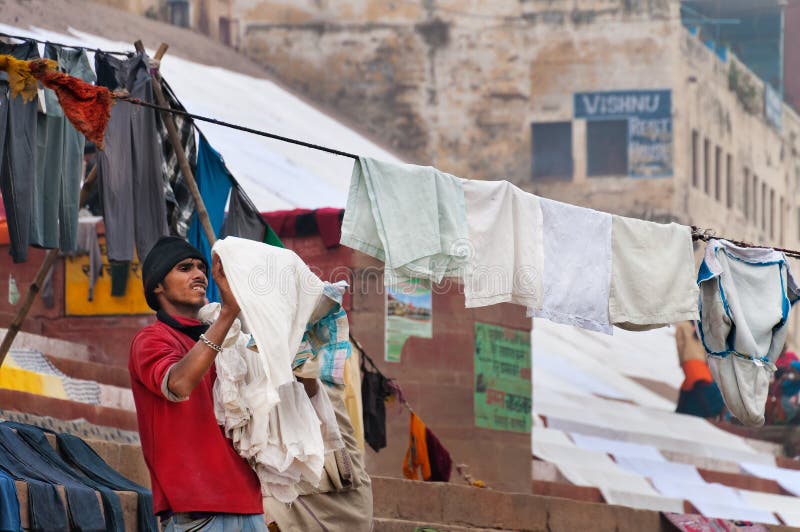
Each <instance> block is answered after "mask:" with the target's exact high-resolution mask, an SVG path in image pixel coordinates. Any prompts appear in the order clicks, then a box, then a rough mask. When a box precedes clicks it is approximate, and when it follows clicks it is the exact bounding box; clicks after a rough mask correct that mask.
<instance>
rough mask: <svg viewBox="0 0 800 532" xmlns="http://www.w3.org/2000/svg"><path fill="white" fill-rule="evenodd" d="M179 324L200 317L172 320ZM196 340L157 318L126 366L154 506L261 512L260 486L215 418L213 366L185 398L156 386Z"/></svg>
mask: <svg viewBox="0 0 800 532" xmlns="http://www.w3.org/2000/svg"><path fill="white" fill-rule="evenodd" d="M176 319H177V320H178V321H179V322H180V323H182V324H186V325H197V324H199V322H197V321H194V320H188V319H185V318H183V319H182V318H176ZM195 343H196V342H195V341H194V340H192V339H191V338H190V337H189V336H187V335H185V334H183V333H182V332H180V331H177V330H175V329H173V328H172V327H170V326H169V325H166V324H164V323H162V322H160V321H156V322H155V323H153V324H151V325H148V326H147V327H145V328H144V329H142V330H141V331H139V333H138V334H137V335H136V337H135V338H134V339H133V343H132V344H131V355H130V361H129V363H128V370H129V371H130V373H131V389H132V391H133V399H134V401H135V402H136V416H137V418H138V421H139V436H140V438H141V442H142V453H143V454H144V459H145V461H146V462H147V467H148V469H149V470H150V478H151V480H152V489H153V511H154V512H155V513H160V512H163V511H165V510H171V511H173V512H176V513H178V512H219V513H236V514H261V513H263V511H264V510H263V506H262V502H261V487H260V485H259V482H258V477H257V476H256V474H255V472H254V471H253V470H252V469H251V468H250V466H249V465H248V464H247V462H245V460H244V459H242V458H241V457H240V456H239V455H238V454H236V451H235V450H234V449H233V445H232V444H231V441H230V440H229V439H228V438H226V437H225V434H224V432H223V429H222V427H220V426H219V425H217V420H216V418H215V417H214V393H213V386H214V380H215V379H216V378H217V373H216V368H215V366H213V365H212V366H211V368H210V369H209V370H208V372H206V374H205V376H204V377H203V380H202V381H200V383H199V384H198V385H197V386H196V387H195V388H194V390H192V393H191V394H190V396H189V398H188V400H184V401H180V402H175V401H170V400H169V399H167V397H166V396H165V395H164V393H163V392H162V383H163V381H164V376H165V375H166V373H167V370H168V369H169V368H170V367H172V365H173V364H175V363H176V362H178V361H179V360H180V359H181V358H183V356H184V355H185V354H186V353H187V352H188V351H189V349H191V348H192V346H194V344H195Z"/></svg>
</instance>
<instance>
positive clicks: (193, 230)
mask: <svg viewBox="0 0 800 532" xmlns="http://www.w3.org/2000/svg"><path fill="white" fill-rule="evenodd" d="M195 179H196V180H197V188H198V189H199V190H200V195H201V196H202V198H203V203H204V204H205V206H206V211H208V219H209V221H210V222H211V228H212V229H213V230H214V235H215V236H216V235H219V234H220V231H221V229H222V222H223V220H224V218H225V205H227V203H228V194H229V193H230V190H231V186H232V182H231V177H230V173H229V172H228V168H227V167H226V166H225V161H224V160H223V159H222V156H221V155H220V154H219V153H218V152H217V151H216V150H215V149H214V148H212V147H211V145H210V144H209V143H208V140H207V139H206V137H205V136H204V135H200V147H199V149H198V153H197V172H196V173H195ZM187 240H188V241H189V243H190V244H192V245H193V246H194V247H196V248H197V249H199V250H200V251H201V252H202V253H203V255H205V257H206V263H207V264H211V244H209V242H208V238H206V232H205V231H204V230H203V225H202V224H201V223H200V218H199V217H198V216H197V214H194V216H192V223H191V224H190V225H189V233H188V235H187ZM206 297H207V298H208V300H209V301H219V289H218V288H217V283H215V282H214V279H212V278H211V276H209V277H208V287H207V288H206Z"/></svg>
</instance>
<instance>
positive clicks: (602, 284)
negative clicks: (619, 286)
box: [528, 198, 614, 334]
mask: <svg viewBox="0 0 800 532" xmlns="http://www.w3.org/2000/svg"><path fill="white" fill-rule="evenodd" d="M539 203H540V205H541V209H542V219H543V229H542V232H543V239H544V277H543V280H542V285H543V288H544V290H543V298H542V308H541V309H539V310H536V309H528V315H529V316H531V315H533V316H536V317H538V318H547V319H548V320H550V321H553V322H556V323H563V324H566V325H574V326H576V327H581V328H584V329H588V330H590V331H598V332H603V333H606V334H612V332H613V330H614V328H613V327H612V326H611V322H610V321H609V317H608V295H609V289H610V286H611V215H610V214H608V213H605V212H598V211H595V210H592V209H584V208H583V207H576V206H574V205H569V204H566V203H561V202H559V201H553V200H549V199H546V198H540V199H539Z"/></svg>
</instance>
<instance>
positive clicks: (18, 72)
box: [0, 55, 56, 102]
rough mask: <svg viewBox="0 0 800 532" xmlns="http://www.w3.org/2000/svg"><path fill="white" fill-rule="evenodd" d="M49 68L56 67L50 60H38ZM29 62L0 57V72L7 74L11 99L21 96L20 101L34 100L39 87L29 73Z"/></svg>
mask: <svg viewBox="0 0 800 532" xmlns="http://www.w3.org/2000/svg"><path fill="white" fill-rule="evenodd" d="M38 61H41V62H42V63H44V64H46V65H47V66H49V67H50V68H54V67H55V66H56V62H55V61H53V60H52V59H39V60H38ZM30 63H31V62H30V61H24V60H22V59H17V58H16V57H14V56H11V55H0V70H2V71H4V72H6V73H7V74H8V87H9V89H11V97H12V98H16V97H17V95H19V96H22V100H23V101H25V102H30V101H32V100H33V99H34V98H36V92H37V90H38V89H39V85H38V84H37V83H36V78H35V77H34V76H33V74H32V73H31V68H30Z"/></svg>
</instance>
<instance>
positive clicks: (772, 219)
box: [769, 189, 775, 239]
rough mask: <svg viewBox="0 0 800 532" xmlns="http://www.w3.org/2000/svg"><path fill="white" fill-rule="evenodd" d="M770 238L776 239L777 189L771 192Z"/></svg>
mask: <svg viewBox="0 0 800 532" xmlns="http://www.w3.org/2000/svg"><path fill="white" fill-rule="evenodd" d="M769 237H770V238H771V239H774V238H775V189H770V191H769Z"/></svg>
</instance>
